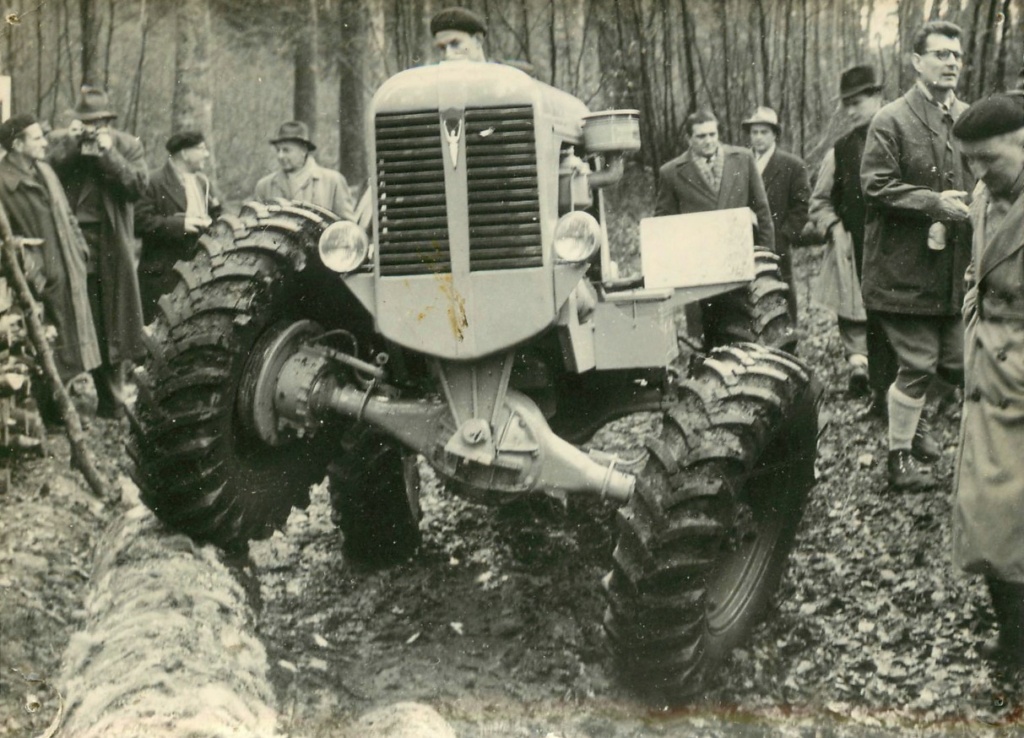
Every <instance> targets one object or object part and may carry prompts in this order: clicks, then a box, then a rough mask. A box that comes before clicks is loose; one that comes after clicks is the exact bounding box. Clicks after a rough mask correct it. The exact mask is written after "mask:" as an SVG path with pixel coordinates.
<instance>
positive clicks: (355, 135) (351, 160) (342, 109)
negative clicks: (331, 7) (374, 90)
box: [338, 0, 368, 183]
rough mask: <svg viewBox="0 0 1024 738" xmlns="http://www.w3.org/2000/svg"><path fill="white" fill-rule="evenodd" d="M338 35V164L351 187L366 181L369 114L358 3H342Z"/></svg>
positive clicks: (350, 0) (361, 14) (351, 0)
mask: <svg viewBox="0 0 1024 738" xmlns="http://www.w3.org/2000/svg"><path fill="white" fill-rule="evenodd" d="M340 6H341V7H340V17H339V31H340V38H341V45H340V49H341V53H340V59H339V61H340V65H341V66H340V74H339V95H338V126H339V129H340V136H339V141H338V164H339V167H340V169H341V171H342V173H343V174H344V175H345V177H346V179H348V181H349V182H351V183H356V182H362V181H363V180H364V179H365V178H366V150H365V148H364V146H363V142H364V141H365V140H366V135H367V133H368V131H366V126H365V124H364V122H363V119H364V117H365V115H364V113H365V110H366V95H365V93H364V90H363V88H364V84H365V82H364V80H365V64H364V59H365V58H366V51H367V44H366V31H365V25H364V24H365V19H364V14H365V12H366V10H365V8H364V6H363V4H362V3H360V2H359V0H341V3H340Z"/></svg>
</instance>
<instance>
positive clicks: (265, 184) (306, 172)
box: [256, 120, 355, 220]
mask: <svg viewBox="0 0 1024 738" xmlns="http://www.w3.org/2000/svg"><path fill="white" fill-rule="evenodd" d="M270 143H271V145H273V147H274V151H275V153H276V154H277V164H278V166H279V167H280V169H279V170H278V171H276V172H274V173H272V174H268V175H267V176H266V177H264V178H263V179H261V180H260V181H259V182H257V183H256V199H257V200H275V199H278V198H283V199H285V200H298V201H300V202H308V203H311V204H313V205H316V206H318V207H321V208H326V209H327V210H330V211H331V212H332V213H334V214H335V215H338V216H340V217H342V218H345V219H347V220H354V219H355V215H354V213H353V209H352V194H351V193H350V192H349V189H348V182H347V181H346V180H345V177H344V175H342V173H341V172H337V171H335V170H333V169H327V168H325V167H322V166H320V165H319V164H317V162H316V159H315V158H314V157H313V152H314V151H316V144H315V143H313V142H312V141H311V140H310V138H309V127H308V126H307V125H306V124H305V123H303V122H302V121H297V120H292V121H288V122H287V123H282V124H281V127H280V128H279V129H278V130H277V135H276V136H275V137H274V138H272V139H270Z"/></svg>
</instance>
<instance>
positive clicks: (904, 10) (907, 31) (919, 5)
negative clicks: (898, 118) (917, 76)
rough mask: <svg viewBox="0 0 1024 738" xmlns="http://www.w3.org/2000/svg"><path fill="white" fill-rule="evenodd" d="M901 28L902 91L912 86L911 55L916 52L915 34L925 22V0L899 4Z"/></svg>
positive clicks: (900, 73) (909, 0)
mask: <svg viewBox="0 0 1024 738" xmlns="http://www.w3.org/2000/svg"><path fill="white" fill-rule="evenodd" d="M898 8H899V9H898V19H899V29H900V51H899V70H900V71H899V75H900V91H903V90H906V89H907V88H908V87H910V84H911V82H913V81H914V72H913V69H912V68H911V66H910V55H911V54H912V53H913V52H914V49H913V43H914V34H915V33H917V29H919V28H920V27H921V26H922V25H923V24H924V3H923V0H903V1H902V2H901V3H900V4H899V6H898Z"/></svg>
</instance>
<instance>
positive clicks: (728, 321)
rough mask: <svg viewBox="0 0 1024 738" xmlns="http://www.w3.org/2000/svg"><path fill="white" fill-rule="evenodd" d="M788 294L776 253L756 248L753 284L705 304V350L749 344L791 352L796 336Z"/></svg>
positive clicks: (793, 348) (795, 342)
mask: <svg viewBox="0 0 1024 738" xmlns="http://www.w3.org/2000/svg"><path fill="white" fill-rule="evenodd" d="M788 295H789V285H787V284H786V280H785V279H783V277H782V272H781V271H780V269H779V256H778V254H775V253H773V252H772V251H769V250H768V249H765V248H762V247H760V246H758V247H755V249H754V279H753V281H751V282H750V284H749V285H747V286H746V287H741V288H740V289H737V290H733V291H732V292H726V293H725V294H722V295H718V296H716V297H713V298H711V299H710V300H708V301H707V303H706V304H709V307H705V310H704V312H705V315H706V316H707V318H708V319H706V321H705V326H704V335H705V344H706V348H708V349H711V348H714V347H716V346H725V345H728V344H731V343H737V342H740V341H750V342H752V343H760V344H762V345H764V346H772V347H773V348H778V349H782V350H783V351H788V352H790V353H793V352H794V350H795V349H796V344H797V334H796V326H795V325H794V324H793V319H792V316H791V315H790V313H789V301H788Z"/></svg>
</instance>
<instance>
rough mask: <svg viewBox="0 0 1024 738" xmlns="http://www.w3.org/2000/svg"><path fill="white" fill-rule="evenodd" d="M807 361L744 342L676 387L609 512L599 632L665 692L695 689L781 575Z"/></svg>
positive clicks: (805, 424) (807, 470)
mask: <svg viewBox="0 0 1024 738" xmlns="http://www.w3.org/2000/svg"><path fill="white" fill-rule="evenodd" d="M811 387H812V383H811V380H810V377H809V374H808V372H807V370H806V369H805V368H804V367H803V366H802V365H801V364H800V363H799V362H797V361H796V360H794V359H793V358H792V357H790V356H788V355H786V354H784V353H782V352H779V351H775V350H772V349H769V348H766V347H762V346H758V345H754V344H740V345H737V346H730V347H723V348H720V349H716V350H715V351H713V352H712V353H711V355H710V356H708V357H707V358H706V359H705V360H704V361H703V363H701V364H700V365H698V366H697V367H695V369H694V370H693V372H692V374H691V376H690V377H689V378H688V379H687V380H685V381H684V382H682V384H681V386H680V399H679V402H678V404H676V405H675V406H674V407H672V409H670V410H669V411H668V412H667V413H666V415H665V418H664V423H663V430H662V434H661V438H660V439H659V440H652V441H650V442H649V444H648V448H649V452H650V453H649V459H648V462H647V464H646V466H645V468H644V470H643V472H642V473H641V475H640V477H639V479H638V485H637V490H636V492H635V494H634V495H633V497H632V499H631V500H630V501H629V502H628V503H627V504H626V505H625V506H624V507H623V508H622V509H621V510H620V511H619V514H618V518H617V525H618V531H619V539H618V544H617V546H616V548H615V552H614V557H613V558H614V568H613V570H612V571H611V572H610V574H609V575H608V576H607V577H606V578H605V589H606V596H607V600H608V608H607V611H606V613H605V629H606V631H607V633H608V636H609V638H610V641H611V645H612V647H613V651H614V653H615V657H616V661H617V665H618V668H619V670H620V672H621V673H622V674H623V675H624V676H625V677H627V678H628V679H629V680H630V683H633V684H640V685H642V686H643V687H645V688H646V689H647V690H649V691H654V692H656V693H657V694H658V695H659V696H660V697H663V698H665V699H668V700H670V701H675V700H680V699H682V698H683V697H685V696H687V695H689V694H692V693H694V692H697V691H700V690H701V689H703V688H704V687H705V686H706V685H707V683H708V681H709V680H710V678H711V677H712V676H713V675H714V673H715V672H716V670H717V669H718V668H719V666H720V665H721V663H722V661H723V660H724V659H725V658H726V656H727V655H728V654H729V652H730V651H731V650H732V649H733V648H734V647H736V646H737V645H738V644H739V643H741V642H742V641H743V640H744V639H745V638H746V637H747V635H748V634H749V633H750V631H751V629H752V628H753V626H754V625H755V624H756V622H757V620H758V618H759V617H760V616H761V614H762V612H763V611H764V609H765V606H766V605H767V602H768V599H769V597H770V596H771V594H772V592H773V591H774V590H775V588H776V587H777V585H778V582H779V580H780V578H781V576H782V572H783V569H784V567H785V563H786V559H787V557H788V554H789V551H790V549H791V548H792V545H793V539H794V536H795V534H796V530H797V526H798V524H799V522H800V518H801V515H802V513H803V508H804V505H805V503H806V497H807V493H808V491H809V489H810V487H811V485H812V484H813V481H814V458H815V445H816V436H817V416H816V403H815V401H814V396H813V395H814V391H813V390H812V389H811Z"/></svg>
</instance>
